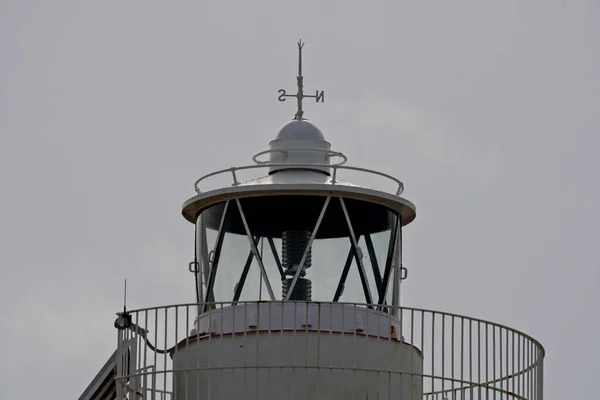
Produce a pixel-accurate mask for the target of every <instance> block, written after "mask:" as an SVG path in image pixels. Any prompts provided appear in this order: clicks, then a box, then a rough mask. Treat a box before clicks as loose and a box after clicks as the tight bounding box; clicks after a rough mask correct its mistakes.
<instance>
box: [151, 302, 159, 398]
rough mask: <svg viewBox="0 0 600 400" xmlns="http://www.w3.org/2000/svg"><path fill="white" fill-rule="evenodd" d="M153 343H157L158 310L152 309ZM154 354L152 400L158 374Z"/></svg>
mask: <svg viewBox="0 0 600 400" xmlns="http://www.w3.org/2000/svg"><path fill="white" fill-rule="evenodd" d="M154 343H158V309H157V308H155V309H154ZM153 353H154V373H153V374H152V400H155V399H156V375H157V374H158V363H157V356H158V354H157V353H156V351H154V352H153Z"/></svg>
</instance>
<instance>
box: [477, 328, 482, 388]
mask: <svg viewBox="0 0 600 400" xmlns="http://www.w3.org/2000/svg"><path fill="white" fill-rule="evenodd" d="M477 383H478V384H481V321H479V320H478V321H477ZM477 388H478V393H479V398H481V386H480V385H478V386H477Z"/></svg>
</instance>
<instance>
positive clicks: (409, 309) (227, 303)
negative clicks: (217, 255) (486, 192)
mask: <svg viewBox="0 0 600 400" xmlns="http://www.w3.org/2000/svg"><path fill="white" fill-rule="evenodd" d="M264 303H296V304H307V305H310V304H339V305H341V306H354V307H361V308H362V307H365V308H366V307H381V306H382V305H381V304H369V303H352V302H341V301H339V302H331V301H284V300H275V301H271V300H247V301H239V300H238V301H215V302H201V303H180V304H168V305H164V306H155V307H146V308H139V309H135V310H127V313H128V314H131V313H140V312H148V311H158V310H165V309H170V308H178V307H203V306H205V305H214V306H218V305H220V306H221V308H222V307H223V306H234V305H239V304H264ZM384 307H385V308H388V309H397V310H398V311H399V314H398V315H399V316H400V317H398V320H399V321H402V318H401V316H402V311H403V310H404V311H407V312H418V313H423V314H425V313H428V314H433V315H441V316H445V317H452V318H460V319H463V320H468V321H472V322H478V323H483V324H486V325H489V326H493V327H496V328H499V329H504V330H506V331H508V332H511V333H514V334H517V335H520V336H521V337H523V338H525V339H528V340H530V341H531V342H532V343H533V344H535V346H536V347H537V348H538V349H539V350H540V351H541V354H540V358H544V357H545V355H546V350H545V349H544V346H542V344H541V343H540V342H539V341H538V340H537V339H535V338H534V337H532V336H530V335H529V334H527V333H524V332H522V331H519V330H517V329H514V328H511V327H509V326H507V325H503V324H500V323H497V322H492V321H487V320H484V319H481V318H476V317H469V316H467V315H462V314H456V313H450V312H446V311H439V310H431V309H426V308H417V307H406V306H399V307H394V306H391V305H385V306H384ZM117 315H123V312H119V313H117ZM390 316H391V315H390Z"/></svg>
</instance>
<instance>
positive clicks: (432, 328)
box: [431, 311, 435, 393]
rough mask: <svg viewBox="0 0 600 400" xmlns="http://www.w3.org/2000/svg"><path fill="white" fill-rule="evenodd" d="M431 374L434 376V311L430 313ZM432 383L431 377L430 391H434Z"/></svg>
mask: <svg viewBox="0 0 600 400" xmlns="http://www.w3.org/2000/svg"><path fill="white" fill-rule="evenodd" d="M431 376H432V377H433V376H435V311H434V312H433V313H431ZM434 383H435V379H434V378H431V393H434V392H435V388H434Z"/></svg>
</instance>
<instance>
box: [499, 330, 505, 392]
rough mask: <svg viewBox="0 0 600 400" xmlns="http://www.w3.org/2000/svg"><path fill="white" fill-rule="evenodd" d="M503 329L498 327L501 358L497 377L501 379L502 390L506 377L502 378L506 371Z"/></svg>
mask: <svg viewBox="0 0 600 400" xmlns="http://www.w3.org/2000/svg"><path fill="white" fill-rule="evenodd" d="M502 331H503V329H502V328H498V338H499V343H500V350H499V351H498V358H499V360H500V371H499V375H498V378H497V379H500V390H502V389H503V387H504V379H502V378H503V375H502V374H504V371H503V369H502V365H503V364H502V362H503V361H504V353H503V351H502V336H503V335H502Z"/></svg>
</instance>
